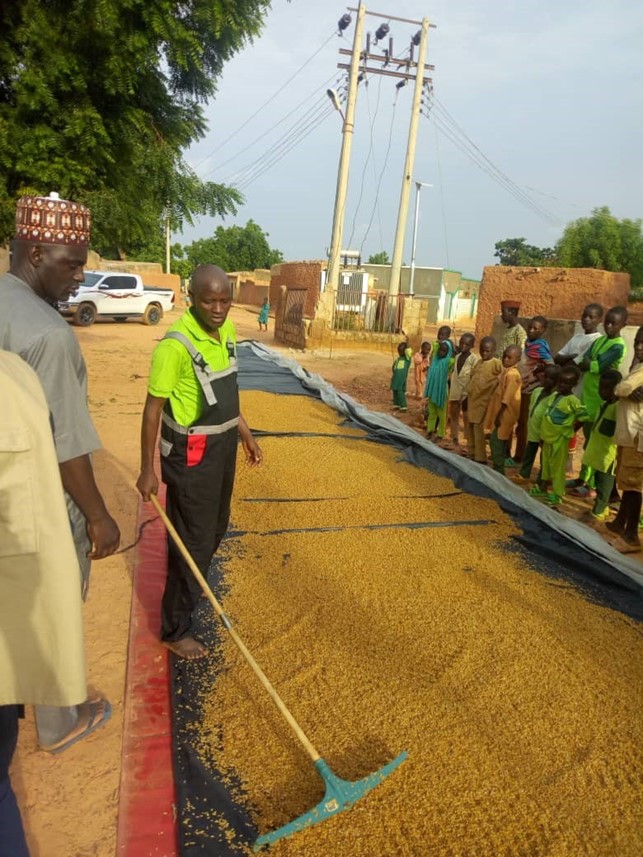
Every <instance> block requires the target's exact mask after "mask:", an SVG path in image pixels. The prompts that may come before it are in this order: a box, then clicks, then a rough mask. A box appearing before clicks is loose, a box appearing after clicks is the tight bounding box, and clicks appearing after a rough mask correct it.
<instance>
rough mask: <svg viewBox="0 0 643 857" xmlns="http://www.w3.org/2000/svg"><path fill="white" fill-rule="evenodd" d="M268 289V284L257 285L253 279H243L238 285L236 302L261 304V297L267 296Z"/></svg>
mask: <svg viewBox="0 0 643 857" xmlns="http://www.w3.org/2000/svg"><path fill="white" fill-rule="evenodd" d="M269 291H270V286H269V285H258V284H257V283H255V282H254V280H244V281H243V282H242V283H241V284H240V286H239V293H238V296H237V303H240V304H246V305H247V306H261V304H262V303H263V299H264V298H267V297H269V295H268V293H269Z"/></svg>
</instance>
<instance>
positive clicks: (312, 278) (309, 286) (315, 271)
mask: <svg viewBox="0 0 643 857" xmlns="http://www.w3.org/2000/svg"><path fill="white" fill-rule="evenodd" d="M325 268H326V262H322V261H312V262H282V263H281V264H280V265H274V266H273V268H272V271H271V276H270V306H272V307H276V306H277V304H278V303H279V294H280V289H281V286H286V287H287V288H291V289H306V291H307V295H306V304H305V307H304V316H305V317H306V318H313V317H314V315H315V307H316V306H317V301H318V300H319V291H320V284H321V272H322V270H324V269H325Z"/></svg>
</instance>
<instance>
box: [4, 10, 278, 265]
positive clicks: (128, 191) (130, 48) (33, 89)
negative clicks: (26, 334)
mask: <svg viewBox="0 0 643 857" xmlns="http://www.w3.org/2000/svg"><path fill="white" fill-rule="evenodd" d="M269 6H270V0H47V2H43V0H2V3H0V32H1V33H2V36H1V38H0V242H3V241H5V240H6V239H7V238H8V237H9V236H10V235H11V232H12V225H13V216H14V208H15V201H16V199H17V197H18V196H20V195H21V194H23V193H28V192H38V193H48V192H49V191H50V190H57V191H59V192H60V193H61V194H62V195H64V196H70V197H73V198H75V199H77V200H79V201H82V202H86V203H87V204H89V205H90V206H91V207H92V209H93V212H94V236H95V237H94V242H93V243H94V246H95V247H96V249H98V250H99V251H101V252H103V253H105V254H106V255H123V254H126V253H129V252H131V250H132V248H134V249H136V247H137V246H139V247H140V246H145V245H146V244H149V243H150V242H153V241H154V240H155V235H156V234H157V233H158V231H159V229H160V228H162V224H163V221H164V217H165V212H166V211H169V212H170V217H171V225H172V229H173V231H175V230H177V229H179V228H180V227H181V225H182V224H183V223H184V222H188V223H191V222H192V220H193V218H194V216H196V215H199V214H211V215H219V216H220V215H224V214H226V213H231V212H234V211H235V208H236V206H237V205H238V204H239V202H240V201H241V199H242V197H241V196H240V194H239V193H238V192H237V191H235V190H233V189H231V188H228V187H224V186H223V185H220V184H216V183H213V182H202V181H200V180H199V178H198V177H197V175H196V174H195V173H194V172H193V171H192V170H191V169H190V168H189V167H188V166H187V165H186V164H185V162H184V160H183V159H182V155H181V153H182V152H183V151H184V150H185V149H186V147H188V146H189V145H190V144H192V143H194V142H195V141H196V140H198V139H199V138H202V137H203V136H204V134H205V132H206V122H205V118H204V113H203V104H204V102H205V101H206V100H207V99H208V98H210V97H212V96H213V95H214V94H215V92H216V83H217V79H218V77H219V75H220V74H221V71H222V68H223V66H224V64H225V63H226V62H227V61H228V60H229V59H230V58H231V57H232V56H234V54H235V53H237V52H238V51H239V50H241V48H242V47H243V46H244V45H245V44H246V43H247V41H248V40H250V39H252V38H253V37H254V36H255V35H256V34H257V33H259V31H260V29H261V25H262V22H263V19H264V16H265V13H266V12H267V10H268V8H269Z"/></svg>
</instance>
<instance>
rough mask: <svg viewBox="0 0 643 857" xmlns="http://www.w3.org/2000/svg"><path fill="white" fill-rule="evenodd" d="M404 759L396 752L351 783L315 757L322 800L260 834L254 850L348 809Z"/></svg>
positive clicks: (403, 756) (403, 754) (402, 754)
mask: <svg viewBox="0 0 643 857" xmlns="http://www.w3.org/2000/svg"><path fill="white" fill-rule="evenodd" d="M405 759H406V752H404V753H400V755H399V756H398V757H397V758H396V759H393V761H392V762H389V763H388V765H384V767H383V768H380V769H379V771H376V772H375V773H374V774H369V775H368V776H367V777H364V779H363V780H357V782H355V783H351V782H350V781H349V780H342V778H341V777H338V776H336V775H335V774H334V773H333V772H332V771H331V769H330V768H329V767H328V765H327V764H326V762H325V761H324V760H323V759H318V760H317V761H316V762H315V767H316V768H317V771H318V773H319V775H320V776H321V778H322V779H323V781H324V783H325V784H326V793H325V794H324V797H323V798H322V800H321V801H320V802H319V803H318V804H317V806H315V807H313V808H312V809H311V810H309V811H308V812H305V813H304V814H303V815H300V816H299V818H295V819H294V821H291V822H289V823H288V824H284V826H283V827H280V828H278V829H277V830H273V831H272V832H271V833H265V834H264V835H263V836H260V837H259V838H258V839H257V841H256V842H255V844H254V850H255V851H259V849H260V848H263V847H264V846H265V845H272V844H273V842H277V841H278V840H279V839H283V838H284V837H286V836H292V834H293V833H297V831H299V830H304V829H305V828H306V827H312V825H313V824H318V823H319V822H320V821H326V819H327V818H331V817H332V816H333V815H337V814H338V813H340V812H343V811H344V810H345V809H349V808H350V807H351V806H352V805H353V804H354V803H356V802H357V801H358V800H359V799H360V798H362V797H364V795H365V794H368V792H370V791H372V790H373V789H374V788H375V787H376V786H379V784H380V783H381V782H382V780H383V779H384V778H385V777H388V775H389V774H391V773H392V772H393V771H394V770H395V769H396V768H397V767H398V766H399V765H401V764H402V762H403V761H404V760H405Z"/></svg>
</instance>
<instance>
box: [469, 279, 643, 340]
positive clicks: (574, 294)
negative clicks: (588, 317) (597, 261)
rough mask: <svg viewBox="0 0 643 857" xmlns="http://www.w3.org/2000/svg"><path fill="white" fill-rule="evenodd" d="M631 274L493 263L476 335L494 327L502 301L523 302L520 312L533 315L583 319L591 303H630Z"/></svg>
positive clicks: (482, 291) (482, 294)
mask: <svg viewBox="0 0 643 857" xmlns="http://www.w3.org/2000/svg"><path fill="white" fill-rule="evenodd" d="M629 293H630V276H629V274H616V273H612V272H610V271H599V270H596V269H595V268H510V267H507V266H504V265H490V266H488V267H486V268H485V269H484V275H483V277H482V283H481V284H480V298H479V302H478V310H477V314H476V338H477V339H478V340H479V339H480V338H481V337H483V336H486V335H487V334H489V333H490V332H491V331H492V330H493V326H494V319H495V318H496V317H497V316H498V315H499V313H500V301H502V300H518V301H520V302H521V307H520V315H521V316H524V317H526V318H531V317H532V316H534V315H544V316H545V317H546V318H548V319H550V318H551V319H574V320H575V319H579V318H580V314H581V311H582V310H583V307H585V306H586V305H587V304H588V303H599V304H602V306H604V307H605V308H606V309H608V308H609V307H611V306H616V305H618V304H622V305H624V306H627V299H628V295H629Z"/></svg>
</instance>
